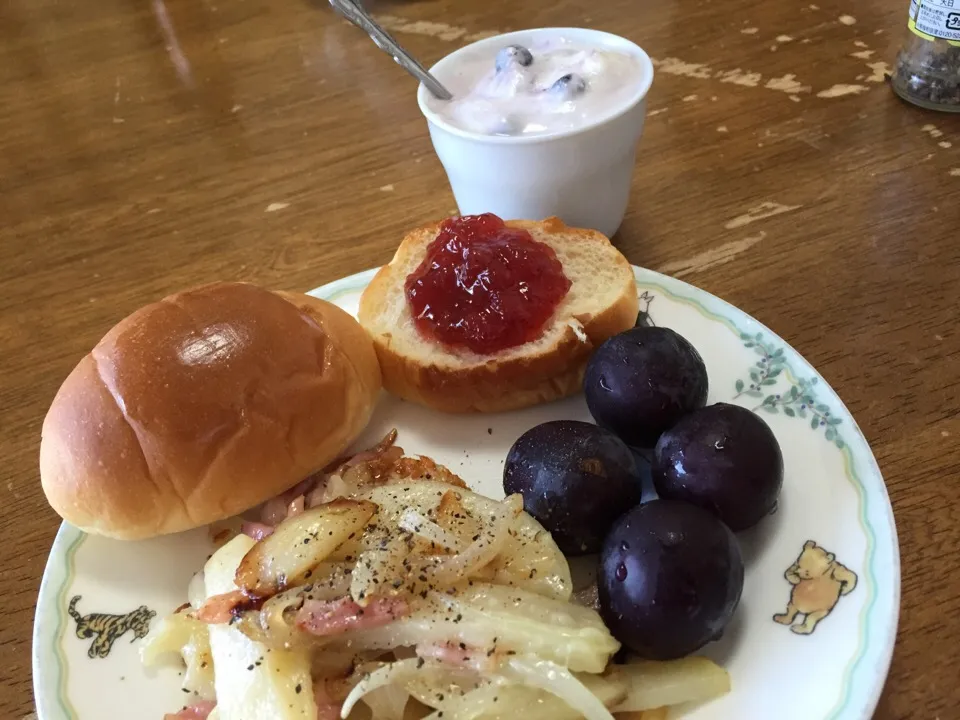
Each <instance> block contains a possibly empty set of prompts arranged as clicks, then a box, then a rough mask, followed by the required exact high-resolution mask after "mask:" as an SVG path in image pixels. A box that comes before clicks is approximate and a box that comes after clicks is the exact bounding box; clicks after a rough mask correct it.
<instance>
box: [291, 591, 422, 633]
mask: <svg viewBox="0 0 960 720" xmlns="http://www.w3.org/2000/svg"><path fill="white" fill-rule="evenodd" d="M407 610H408V608H407V603H406V602H405V601H404V600H402V599H401V598H380V597H377V598H371V599H370V603H369V604H368V605H367V606H366V607H360V606H359V605H358V604H357V603H355V602H354V601H353V599H352V598H350V597H348V596H344V597H342V598H339V599H337V600H330V601H323V600H307V601H306V602H304V603H303V607H302V608H300V610H299V611H298V612H297V627H299V628H300V629H301V630H303V631H304V632H308V633H310V634H311V635H316V636H318V637H327V636H329V635H340V634H341V633H345V632H348V631H350V630H366V629H368V628H374V627H380V626H381V625H386V624H387V623H390V622H393V621H394V620H396V619H397V618H398V617H403V616H404V615H406V614H407Z"/></svg>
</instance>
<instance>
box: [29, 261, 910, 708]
mask: <svg viewBox="0 0 960 720" xmlns="http://www.w3.org/2000/svg"><path fill="white" fill-rule="evenodd" d="M371 277H373V271H370V272H366V273H361V274H359V275H355V276H353V277H349V278H345V279H343V280H339V281H337V282H334V283H332V284H330V285H327V286H325V287H323V288H320V289H318V290H316V291H314V293H313V294H315V295H317V296H319V297H323V298H327V299H329V300H332V301H334V302H336V303H337V304H339V305H341V306H342V307H344V308H346V309H347V310H349V311H351V312H355V311H356V307H357V301H358V299H359V295H360V292H361V291H362V290H363V288H364V287H365V286H366V284H367V283H368V282H369V281H370V278H371ZM636 278H637V286H638V292H639V293H641V298H642V299H641V308H645V309H646V310H647V312H648V314H649V318H650V319H651V320H652V322H654V323H655V324H657V325H664V326H669V327H671V328H674V329H675V330H677V331H678V332H679V333H681V334H682V335H684V336H685V337H687V338H688V339H689V340H690V341H691V342H692V343H693V344H694V345H695V346H696V347H697V349H698V350H699V351H700V353H701V354H702V355H703V358H704V360H705V362H706V365H707V370H708V373H709V378H710V397H709V402H717V401H726V402H735V403H738V404H741V405H744V406H746V407H749V408H752V409H754V410H755V411H756V412H758V413H760V414H761V415H762V416H763V419H764V420H766V421H767V422H768V423H769V424H770V426H771V427H772V428H773V431H774V432H775V433H776V435H777V438H778V440H779V442H780V445H781V447H782V448H783V454H784V462H785V467H786V475H785V479H784V485H783V493H782V495H781V500H780V503H779V509H778V511H777V512H776V513H775V514H774V515H773V516H771V517H770V518H768V519H766V520H765V521H764V522H763V523H762V524H761V525H760V526H758V527H757V528H755V529H754V530H752V531H750V532H748V533H744V534H742V535H741V541H742V543H743V549H744V557H745V559H746V561H747V569H746V581H745V585H744V591H743V600H742V602H741V604H740V607H739V609H738V610H737V614H736V616H735V619H734V620H733V622H732V625H731V627H730V628H729V629H728V631H727V632H726V634H725V636H724V638H723V639H722V640H721V641H720V642H718V643H715V644H714V645H712V646H710V647H709V648H707V650H706V654H708V655H710V656H711V657H713V658H714V659H715V660H717V661H719V662H720V663H722V664H723V665H724V666H725V667H726V668H727V669H728V670H729V672H730V675H731V678H732V683H733V691H732V692H731V693H730V694H729V695H727V696H726V697H724V698H721V699H720V700H717V701H715V702H712V703H708V704H706V705H703V706H701V707H698V708H693V709H691V710H689V711H687V712H685V713H683V717H684V718H690V719H691V720H692V719H695V720H720V719H724V720H727V719H729V718H738V719H740V720H753V719H756V720H769V719H770V718H777V719H778V720H826V719H828V718H830V719H840V718H842V719H843V720H848V719H849V720H854V719H857V720H860V719H863V720H866V719H867V718H869V717H870V716H871V715H872V712H873V709H874V707H875V705H876V702H877V699H878V698H879V695H880V691H881V688H882V686H883V681H884V678H885V676H886V673H887V668H888V666H889V663H890V657H891V654H892V652H893V644H894V638H895V636H896V625H897V615H898V609H899V596H900V567H899V553H898V548H897V538H896V529H895V527H894V522H893V514H892V511H891V509H890V503H889V500H888V498H887V493H886V489H885V487H884V484H883V479H882V478H881V476H880V472H879V470H878V468H877V464H876V461H875V460H874V458H873V455H872V454H871V452H870V448H869V447H868V446H867V443H866V441H865V440H864V438H863V435H862V434H861V433H860V430H859V429H858V428H857V425H856V423H855V422H854V420H853V418H852V417H851V416H850V414H849V413H848V412H847V409H846V408H845V407H844V406H843V403H841V402H840V399H839V398H838V397H837V395H836V394H835V393H834V392H833V390H831V389H830V387H829V386H828V385H827V384H826V383H825V382H824V381H823V379H822V378H821V377H820V376H819V375H818V374H817V372H816V370H814V369H813V368H812V367H811V366H810V365H809V364H808V363H807V362H806V361H805V360H804V359H803V358H802V357H800V355H798V354H797V353H796V352H795V351H794V350H792V349H791V348H790V347H789V346H788V345H787V344H786V343H785V342H784V341H783V340H781V339H780V338H779V337H777V336H776V335H774V334H773V333H771V332H770V331H769V330H768V329H767V328H765V327H763V326H762V325H760V324H759V323H758V322H756V321H755V320H753V319H751V318H750V317H748V316H747V315H745V314H744V313H742V312H740V311H739V310H737V309H736V308H734V307H732V306H730V305H728V304H727V303H725V302H723V301H721V300H719V299H717V298H715V297H713V296H712V295H709V294H707V293H705V292H703V291H700V290H697V289H696V288H694V287H692V286H690V285H687V284H685V283H682V282H679V281H677V280H673V279H671V278H668V277H664V276H662V275H659V274H657V273H653V272H650V271H648V270H641V269H637V270H636ZM559 418H569V419H583V420H589V419H590V418H589V415H588V413H587V409H586V405H585V403H584V402H583V399H582V398H581V397H575V398H571V399H569V400H565V401H562V402H557V403H553V404H550V405H546V406H540V407H536V408H531V409H528V410H524V411H519V412H513V413H508V414H500V415H478V416H473V417H450V416H444V415H439V414H436V413H433V412H431V411H428V410H425V409H422V408H419V407H416V406H414V405H411V404H409V403H404V402H401V401H398V400H396V399H394V398H392V397H389V396H386V395H385V396H384V398H383V400H382V402H381V404H380V406H379V408H378V410H377V412H376V413H375V416H374V418H373V420H372V422H371V424H370V427H369V428H368V429H367V432H366V434H365V437H363V438H362V439H361V441H360V442H359V443H358V446H363V445H366V444H369V443H370V442H372V441H376V440H379V439H380V438H381V437H382V436H383V435H384V434H385V432H386V431H388V430H389V429H390V428H392V427H397V428H399V429H400V440H399V442H400V444H401V445H402V446H403V447H404V448H406V449H407V451H408V452H413V453H419V454H425V455H429V456H432V457H433V458H435V459H436V460H437V461H438V462H441V463H443V464H446V465H447V466H449V467H450V468H451V469H452V470H454V471H455V472H457V473H459V474H461V475H462V476H463V478H464V479H465V480H466V481H467V482H468V483H469V484H470V486H471V487H472V488H473V489H475V490H478V491H479V492H481V493H485V494H487V495H491V496H495V497H502V495H503V491H502V486H501V477H502V475H501V473H502V464H503V460H504V457H505V456H506V453H507V450H508V449H509V447H510V445H511V444H512V443H513V442H514V440H516V438H517V437H518V436H519V435H520V434H521V433H522V432H524V431H525V430H527V429H529V428H531V427H533V426H534V425H536V424H538V423H540V422H544V421H546V420H553V419H559ZM811 541H812V543H816V546H814V547H809V546H810V545H811ZM805 546H807V549H806V550H805ZM820 548H823V550H821V549H820ZM210 551H211V543H210V539H209V534H208V532H207V531H206V530H197V531H193V532H190V533H185V534H182V535H178V536H174V537H166V538H160V539H155V540H149V541H144V542H136V543H123V542H116V541H111V540H105V539H103V538H98V537H92V536H86V535H84V534H83V533H81V532H79V531H78V530H77V529H75V528H73V527H71V526H69V525H66V524H64V525H63V527H61V529H60V532H59V534H58V535H57V538H56V541H55V542H54V545H53V549H52V550H51V552H50V559H49V561H48V563H47V568H46V572H45V573H44V577H43V584H42V586H41V589H40V597H39V600H38V606H37V615H36V623H35V629H34V641H33V670H34V687H35V693H36V701H37V712H38V715H39V719H40V720H161V718H162V717H163V714H164V713H165V712H173V711H175V710H177V709H179V708H180V707H181V706H182V705H183V704H184V701H185V700H186V699H187V698H186V697H185V696H184V695H183V694H182V692H181V690H180V679H179V677H178V673H177V672H176V671H175V670H167V671H161V672H148V671H145V670H144V669H143V668H142V667H141V666H140V662H139V653H138V640H137V630H138V629H140V630H144V629H145V628H146V627H147V625H148V624H149V623H150V622H151V621H155V620H156V617H157V616H161V615H163V614H167V613H169V612H171V611H172V610H173V609H174V608H176V607H177V606H178V605H180V604H181V603H182V602H184V600H185V598H186V589H187V582H188V580H189V578H190V576H191V575H192V574H193V573H194V572H195V571H196V570H197V569H199V568H200V566H201V565H202V563H203V561H204V560H205V558H206V556H207V554H208V553H209V552H210ZM828 552H829V553H830V554H831V555H832V556H833V562H832V563H830V564H829V566H828V563H829V562H830V559H831V558H829V557H828V556H827V554H826V553H828ZM801 553H804V563H807V562H809V563H810V565H811V567H821V568H822V569H823V570H824V571H825V572H824V574H823V577H821V578H820V579H819V582H822V583H825V584H826V585H825V586H826V587H828V588H833V590H832V593H833V595H837V594H838V593H839V592H840V590H841V589H842V590H843V594H840V595H839V597H838V598H837V600H836V603H835V604H833V603H832V602H831V601H830V593H829V592H828V593H826V596H827V601H825V602H821V606H819V607H806V608H804V609H806V610H807V611H808V612H809V614H808V615H804V614H799V615H798V616H797V617H796V618H795V619H794V621H793V623H794V624H793V625H792V626H787V625H785V624H781V623H778V622H776V621H775V620H774V615H777V614H780V613H784V612H785V610H786V609H787V605H788V602H789V601H790V600H791V597H792V593H798V599H799V600H802V598H803V597H808V596H810V595H811V593H810V592H805V590H809V588H810V586H807V587H806V588H804V587H803V586H802V585H801V586H797V587H796V588H794V586H792V585H791V584H789V583H788V582H787V580H786V579H785V577H784V573H785V571H786V570H787V569H788V568H789V567H790V566H791V565H792V564H793V563H795V562H797V560H798V556H800V555H801ZM844 569H846V570H848V571H849V572H846V573H845V572H844ZM831 578H839V580H842V581H844V582H843V583H841V582H838V581H835V580H833V579H831ZM854 580H855V583H854ZM804 582H805V583H806V582H815V581H813V580H811V581H804ZM813 594H815V595H820V594H821V593H819V592H818V593H813ZM799 604H802V602H801V603H799ZM831 605H833V606H832V607H831ZM91 614H94V615H96V614H107V615H115V616H116V617H115V618H114V619H112V620H110V619H107V620H103V619H100V622H98V618H96V617H93V618H91ZM821 616H822V617H821ZM818 617H819V618H820V619H819V622H818V623H816V624H815V623H814V622H813V621H814V620H816V619H817V618H818ZM780 619H781V620H784V619H785V618H783V617H781V618H780ZM101 627H103V628H106V629H108V631H107V632H102V633H99V634H98V633H97V631H98V630H99V629H100V628H101ZM811 628H813V631H812V632H810V633H809V634H802V631H805V630H810V629H811ZM798 631H801V632H798Z"/></svg>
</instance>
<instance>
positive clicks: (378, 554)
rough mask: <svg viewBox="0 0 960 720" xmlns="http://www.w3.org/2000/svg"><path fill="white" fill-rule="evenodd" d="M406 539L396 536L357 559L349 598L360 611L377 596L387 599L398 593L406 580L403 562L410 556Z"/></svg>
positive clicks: (361, 554) (363, 553)
mask: <svg viewBox="0 0 960 720" xmlns="http://www.w3.org/2000/svg"><path fill="white" fill-rule="evenodd" d="M409 552H410V551H409V549H408V548H407V545H406V542H405V539H404V537H403V536H401V535H395V536H394V537H392V538H391V539H390V540H388V541H387V542H386V545H385V546H384V547H383V548H382V549H381V548H379V547H378V548H376V549H373V550H365V551H364V552H362V553H360V557H358V558H357V565H356V567H354V569H353V575H352V577H351V580H350V596H351V597H352V598H353V599H354V601H355V602H356V603H357V604H358V605H360V606H361V607H366V605H367V603H369V602H370V599H371V598H373V597H374V596H377V595H388V594H392V593H395V592H396V591H397V590H399V589H400V588H401V587H402V585H403V583H404V580H405V577H404V576H405V575H406V571H405V570H404V567H403V561H404V560H405V559H406V557H407V554H408V553H409Z"/></svg>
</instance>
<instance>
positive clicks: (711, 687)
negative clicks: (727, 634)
mask: <svg viewBox="0 0 960 720" xmlns="http://www.w3.org/2000/svg"><path fill="white" fill-rule="evenodd" d="M610 678H611V679H613V680H619V681H620V682H623V683H624V685H625V687H626V690H627V696H626V697H625V698H624V699H623V700H622V701H621V702H620V703H619V704H618V705H617V707H615V708H614V710H616V711H617V712H636V711H640V710H652V709H653V708H658V707H663V706H665V705H678V704H680V703H687V702H706V701H707V700H712V699H713V698H715V697H719V696H720V695H724V694H726V693H728V692H730V676H729V675H728V674H727V671H726V670H724V669H723V668H722V667H720V666H719V665H717V664H716V663H715V662H713V661H712V660H709V659H707V658H705V657H687V658H682V659H680V660H667V661H663V662H653V661H647V662H636V663H628V664H626V665H617V666H615V667H614V668H613V669H612V670H611V672H610Z"/></svg>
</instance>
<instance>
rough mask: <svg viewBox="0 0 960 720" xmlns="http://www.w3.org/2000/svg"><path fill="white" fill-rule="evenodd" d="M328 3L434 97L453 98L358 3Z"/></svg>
mask: <svg viewBox="0 0 960 720" xmlns="http://www.w3.org/2000/svg"><path fill="white" fill-rule="evenodd" d="M330 4H331V5H332V6H333V9H334V10H336V11H337V12H338V13H340V14H341V15H343V16H344V17H345V18H346V19H347V20H349V21H350V22H352V23H353V24H354V25H356V26H357V27H358V28H360V29H361V30H363V31H364V32H365V33H367V35H369V36H370V39H371V40H373V42H374V43H375V44H376V46H377V47H378V48H380V49H381V50H383V51H385V52H387V53H388V54H389V55H391V56H392V57H393V59H394V60H395V61H396V63H397V64H398V65H399V66H400V67H402V68H403V69H404V70H406V71H407V72H408V73H410V74H411V75H413V76H414V77H415V78H417V80H419V81H420V82H422V83H423V85H424V87H426V88H427V90H429V91H430V93H431V94H432V95H433V96H434V97H436V98H439V99H440V100H452V99H453V93H451V92H450V91H449V90H447V89H446V88H445V87H444V86H443V85H441V84H440V81H439V80H437V79H436V78H435V77H434V76H433V75H431V74H430V73H429V72H427V70H426V68H424V67H423V65H421V64H420V63H419V62H417V61H416V60H415V59H414V58H413V56H411V55H410V53H408V52H407V51H406V50H404V49H403V48H402V47H400V45H399V44H398V43H397V41H396V40H394V39H393V38H392V37H391V36H390V33H388V32H387V31H386V30H384V29H383V28H382V27H380V25H378V24H377V21H376V20H374V19H373V18H372V17H370V15H369V14H368V13H367V11H366V10H364V9H363V7H361V6H360V4H359V3H357V2H355V1H354V0H330Z"/></svg>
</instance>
